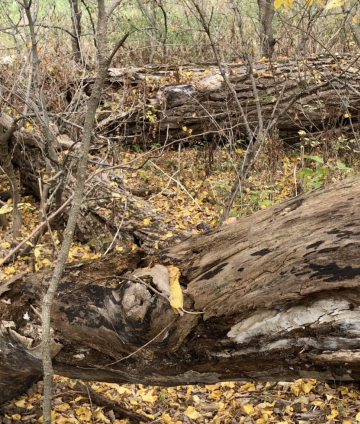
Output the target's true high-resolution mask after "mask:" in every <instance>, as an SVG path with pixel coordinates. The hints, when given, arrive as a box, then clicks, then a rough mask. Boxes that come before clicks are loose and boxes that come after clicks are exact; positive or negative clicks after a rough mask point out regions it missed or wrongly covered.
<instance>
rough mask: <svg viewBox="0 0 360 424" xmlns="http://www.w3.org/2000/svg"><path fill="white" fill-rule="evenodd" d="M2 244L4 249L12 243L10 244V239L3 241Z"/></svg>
mask: <svg viewBox="0 0 360 424" xmlns="http://www.w3.org/2000/svg"><path fill="white" fill-rule="evenodd" d="M0 246H1V247H3V248H4V249H7V248H8V247H10V246H11V244H10V243H9V242H8V241H3V242H2V243H1V244H0Z"/></svg>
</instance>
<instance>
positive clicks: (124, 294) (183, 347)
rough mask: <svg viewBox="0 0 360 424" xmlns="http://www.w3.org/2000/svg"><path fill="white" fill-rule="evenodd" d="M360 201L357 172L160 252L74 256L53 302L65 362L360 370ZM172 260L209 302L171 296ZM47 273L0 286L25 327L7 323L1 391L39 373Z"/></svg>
mask: <svg viewBox="0 0 360 424" xmlns="http://www.w3.org/2000/svg"><path fill="white" fill-rule="evenodd" d="M359 199H360V184H359V179H358V178H353V179H348V180H344V181H342V182H339V183H336V184H334V185H331V186H329V187H327V188H322V189H318V190H315V191H313V192H311V193H308V194H305V195H303V196H300V197H297V198H294V199H291V200H289V201H287V202H284V203H281V204H277V205H274V206H271V207H268V208H267V209H265V210H262V211H259V212H257V213H255V214H253V215H252V216H249V217H246V218H243V219H241V220H240V221H238V222H236V223H235V224H231V225H228V226H223V227H220V228H218V229H215V230H212V231H209V232H208V233H205V234H202V235H198V236H194V237H192V238H189V239H188V240H187V241H184V242H183V243H181V244H179V245H177V246H175V247H172V248H170V249H168V250H163V251H161V252H160V254H159V255H158V257H156V258H148V259H147V258H146V257H145V256H146V255H145V253H144V252H142V251H141V249H137V250H135V251H131V250H130V249H129V250H127V251H124V252H115V253H113V254H110V255H107V256H105V257H104V258H101V259H99V260H96V261H85V262H83V263H81V262H79V263H73V264H69V266H67V268H66V271H65V273H64V275H63V278H62V282H61V284H60V288H59V293H58V295H57V297H56V300H55V303H54V306H53V318H52V327H53V328H54V339H55V341H56V344H54V355H55V358H54V367H55V371H56V373H58V374H62V375H66V376H69V377H72V378H82V379H85V380H86V379H91V380H98V381H108V382H117V383H121V382H140V383H143V384H157V385H181V384H193V383H214V382H217V381H221V380H223V381H229V380H237V379H241V380H251V379H255V380H256V379H258V380H269V381H278V380H280V381H284V380H291V379H294V378H299V377H301V378H306V377H309V378H310V377H312V378H318V379H322V380H331V381H333V380H339V381H343V382H346V381H359V380H360V341H359V328H360V299H359V288H360V255H359V247H360V217H359V213H358V210H359V202H360V201H359ZM149 263H151V264H152V266H153V265H154V263H156V265H155V267H156V268H155V267H153V268H151V269H149V268H146V267H147V266H148V265H149ZM171 264H172V265H174V266H176V267H178V268H179V269H180V272H181V279H180V282H181V285H182V290H183V292H184V296H185V298H184V299H185V300H184V309H185V310H186V311H190V312H201V313H200V314H190V313H183V314H176V313H174V310H173V309H172V308H171V306H170V304H169V302H168V300H167V297H168V294H169V280H168V279H167V277H166V275H167V274H166V273H167V268H166V267H165V266H168V265H171ZM154 270H156V271H154ZM50 274H51V271H47V272H39V273H37V274H33V275H29V276H27V277H23V278H22V279H21V280H17V281H14V283H13V284H12V286H11V287H7V289H10V290H7V291H6V292H5V293H4V294H3V295H2V298H4V299H5V300H7V299H11V304H8V302H7V303H3V302H0V315H1V320H2V322H3V324H4V321H6V322H10V321H13V322H14V323H15V325H16V327H15V328H14V329H13V330H12V331H10V329H9V328H7V327H5V326H4V325H3V327H2V328H1V337H0V376H1V379H0V403H1V402H4V401H5V400H6V399H9V398H11V397H13V396H15V395H16V394H19V393H20V392H21V391H22V390H23V389H24V387H25V386H26V385H28V384H29V383H31V381H33V380H34V378H36V376H39V375H41V372H42V364H41V358H40V354H39V349H33V347H32V345H30V342H31V340H30V339H33V340H34V341H33V345H35V346H36V345H38V344H39V342H40V340H39V333H38V328H39V326H40V322H39V317H38V315H37V314H36V313H35V312H34V310H33V309H31V308H30V305H32V306H33V307H34V308H36V309H37V310H38V309H39V308H40V302H41V298H42V295H43V293H44V290H45V288H46V286H47V282H48V279H49V278H50ZM139 276H140V278H141V279H143V281H144V283H145V284H144V283H140V282H138V278H139ZM154 289H155V290H156V291H157V292H155V291H154ZM25 313H28V314H29V316H30V320H28V321H27V320H24V318H23V317H24V314H25ZM14 331H15V332H14ZM17 334H18V335H17ZM22 336H25V337H26V338H27V339H25V338H24V337H22ZM59 347H62V348H61V350H60V351H59ZM57 352H58V353H57Z"/></svg>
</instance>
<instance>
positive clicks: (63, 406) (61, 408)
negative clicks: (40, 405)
mask: <svg viewBox="0 0 360 424" xmlns="http://www.w3.org/2000/svg"><path fill="white" fill-rule="evenodd" d="M55 409H56V410H57V411H60V412H64V411H67V410H68V409H70V405H69V404H68V403H62V404H61V405H56V406H55Z"/></svg>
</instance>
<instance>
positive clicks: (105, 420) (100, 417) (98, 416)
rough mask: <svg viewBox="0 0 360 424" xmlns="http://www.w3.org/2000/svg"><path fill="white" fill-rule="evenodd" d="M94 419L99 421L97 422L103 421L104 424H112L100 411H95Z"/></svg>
mask: <svg viewBox="0 0 360 424" xmlns="http://www.w3.org/2000/svg"><path fill="white" fill-rule="evenodd" d="M94 417H95V418H96V419H97V420H101V422H104V423H110V420H109V418H106V416H105V415H104V414H103V413H102V412H101V411H100V410H99V411H95V413H94Z"/></svg>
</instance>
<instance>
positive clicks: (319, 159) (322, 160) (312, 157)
mask: <svg viewBox="0 0 360 424" xmlns="http://www.w3.org/2000/svg"><path fill="white" fill-rule="evenodd" d="M304 158H306V159H311V160H313V161H315V162H317V163H324V159H323V158H321V157H320V156H308V155H304Z"/></svg>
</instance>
